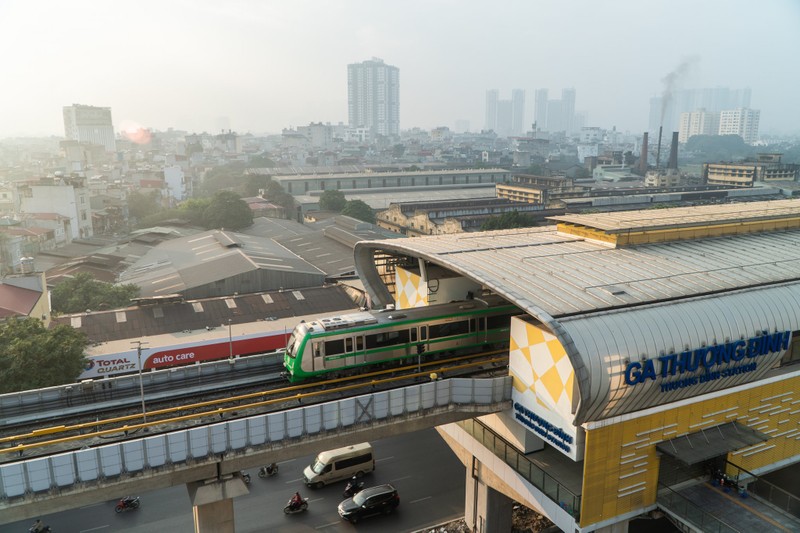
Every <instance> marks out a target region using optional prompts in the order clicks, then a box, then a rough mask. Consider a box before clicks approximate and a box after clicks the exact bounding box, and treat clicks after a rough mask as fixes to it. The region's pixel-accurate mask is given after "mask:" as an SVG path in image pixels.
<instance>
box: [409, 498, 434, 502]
mask: <svg viewBox="0 0 800 533" xmlns="http://www.w3.org/2000/svg"><path fill="white" fill-rule="evenodd" d="M432 497H433V496H425V497H424V498H420V499H419V500H411V501H410V502H408V503H418V502H424V501H425V500H430V499H431V498H432Z"/></svg>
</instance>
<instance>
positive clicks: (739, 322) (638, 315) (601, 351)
mask: <svg viewBox="0 0 800 533" xmlns="http://www.w3.org/2000/svg"><path fill="white" fill-rule="evenodd" d="M798 205H800V203H798ZM355 254H356V269H357V270H358V272H359V276H360V277H361V279H362V280H363V282H364V285H365V288H366V290H367V292H368V293H369V294H370V296H371V297H372V299H373V305H376V306H378V305H385V304H389V303H393V298H392V295H391V294H390V293H389V291H388V289H387V287H386V286H385V285H384V283H383V282H382V280H381V278H380V276H379V273H378V271H377V266H376V261H375V258H376V256H377V255H380V254H386V255H390V256H405V257H408V258H417V259H418V260H422V261H426V262H430V263H432V264H437V265H441V266H443V267H445V268H448V269H450V270H452V271H453V272H456V273H459V274H461V275H463V276H465V277H467V278H469V279H472V280H475V281H476V282H478V283H480V284H482V285H483V286H485V287H487V288H489V289H491V290H492V291H494V292H496V293H497V294H499V295H501V296H503V297H504V298H506V299H507V300H509V301H511V302H513V303H514V304H516V305H517V306H519V307H520V308H521V309H523V310H524V311H526V312H527V313H528V314H529V315H531V316H532V317H534V318H536V319H537V320H539V321H541V322H542V323H543V324H544V325H545V326H546V327H548V328H550V330H551V331H552V332H553V333H554V334H555V335H556V336H557V337H558V338H559V340H560V341H561V343H562V345H563V346H564V348H565V350H566V352H567V354H568V355H569V357H570V361H571V363H572V366H573V369H574V371H575V379H576V382H577V383H578V387H579V392H580V398H581V401H580V403H579V405H578V407H577V412H576V423H582V422H584V421H587V420H597V419H602V418H606V417H608V416H613V415H616V414H622V413H627V412H631V411H635V410H639V409H644V408H647V407H650V406H653V405H658V404H662V403H666V402H670V401H674V400H675V399H678V398H682V397H688V396H693V395H695V394H700V393H704V392H708V391H709V390H716V389H715V387H716V388H723V385H724V387H729V386H732V385H736V384H739V383H742V382H745V381H751V380H753V379H757V378H759V377H761V376H762V375H763V371H764V370H765V368H766V366H765V365H766V363H767V361H766V360H764V363H765V364H764V365H762V364H759V368H758V371H757V372H754V373H749V374H747V375H739V376H735V377H731V378H726V379H725V380H722V381H719V380H718V381H714V382H710V383H704V384H701V385H697V386H694V387H690V388H686V389H680V390H676V391H670V392H667V393H662V392H660V390H659V389H658V387H656V388H653V387H652V386H649V385H646V384H640V385H637V386H636V387H624V383H623V387H624V388H622V387H620V385H619V383H620V382H619V377H620V375H621V374H620V372H621V370H620V368H619V367H620V365H621V361H622V360H624V359H625V358H626V357H635V358H636V359H639V358H640V356H641V354H648V356H649V357H652V356H657V354H659V353H660V352H669V350H670V348H675V350H678V351H680V350H679V348H680V349H681V350H682V349H685V345H689V346H690V347H691V348H697V347H700V346H701V345H702V343H711V342H713V341H714V339H715V338H716V337H719V336H722V335H723V334H724V336H729V337H730V338H739V337H740V336H741V335H745V336H747V337H750V336H752V335H753V334H754V333H755V332H756V331H757V330H759V328H766V329H769V330H770V331H773V330H774V328H776V327H778V328H779V329H780V328H783V327H785V328H786V329H792V328H795V329H800V327H798V326H800V322H798V321H799V320H800V318H797V317H796V314H797V309H800V306H799V305H798V302H797V301H796V300H797V299H800V289H798V288H797V287H795V286H793V285H791V283H795V282H797V281H798V280H800V230H795V229H792V230H787V231H781V232H772V233H755V234H742V235H729V236H724V237H714V238H704V239H697V240H688V241H673V242H665V243H655V244H647V245H639V246H631V247H626V248H614V247H612V246H610V245H608V244H604V243H601V242H597V241H592V240H588V239H586V238H582V237H580V236H577V235H572V234H567V233H560V232H558V231H557V229H556V227H555V226H549V227H544V228H524V229H516V230H502V231H493V232H482V233H464V234H455V235H445V236H434V237H420V238H414V239H397V240H392V241H385V240H384V241H369V242H360V243H358V244H356V247H355ZM786 283H788V284H790V285H784V286H782V287H781V288H778V287H774V288H771V287H772V286H776V285H779V284H786ZM787 287H791V289H789V288H787ZM765 291H767V292H765ZM704 295H705V296H708V297H703V296H704ZM720 302H727V303H726V304H723V303H720ZM776 302H781V304H780V305H778V304H777V303H776ZM792 306H794V307H792ZM606 331H611V332H613V334H606V333H605V332H606ZM720 342H721V340H720ZM609 354H613V355H615V356H617V357H616V358H617V361H616V363H614V364H612V362H611V361H610V359H609V358H608V356H609ZM604 358H606V359H604ZM721 384H722V385H721Z"/></svg>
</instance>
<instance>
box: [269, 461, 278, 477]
mask: <svg viewBox="0 0 800 533" xmlns="http://www.w3.org/2000/svg"><path fill="white" fill-rule="evenodd" d="M277 468H278V465H277V464H275V463H270V464H268V465H267V475H268V476H271V475H272V474H273V473H274V472H275V470H277Z"/></svg>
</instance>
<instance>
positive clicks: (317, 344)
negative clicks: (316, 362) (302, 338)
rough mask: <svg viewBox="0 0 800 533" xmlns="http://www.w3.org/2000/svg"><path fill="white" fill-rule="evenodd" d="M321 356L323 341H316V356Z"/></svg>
mask: <svg viewBox="0 0 800 533" xmlns="http://www.w3.org/2000/svg"><path fill="white" fill-rule="evenodd" d="M320 356H322V343H321V342H315V343H314V357H320Z"/></svg>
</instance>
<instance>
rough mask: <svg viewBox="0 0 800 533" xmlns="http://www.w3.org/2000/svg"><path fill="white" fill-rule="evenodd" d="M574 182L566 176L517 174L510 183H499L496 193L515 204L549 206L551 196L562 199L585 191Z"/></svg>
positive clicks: (496, 186)
mask: <svg viewBox="0 0 800 533" xmlns="http://www.w3.org/2000/svg"><path fill="white" fill-rule="evenodd" d="M574 183H575V182H574V180H572V179H571V178H567V177H564V176H535V175H533V174H515V175H514V176H512V177H511V182H510V183H498V184H497V185H495V191H496V194H497V197H498V198H506V199H508V200H512V201H514V202H520V203H526V204H540V205H547V204H548V203H549V200H550V198H551V196H553V197H561V196H563V195H564V194H567V193H577V192H578V191H583V190H585V188H584V187H578V188H576V187H575V185H574Z"/></svg>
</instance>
